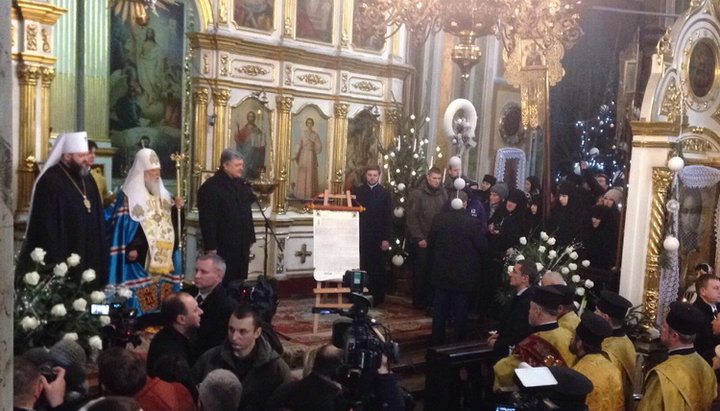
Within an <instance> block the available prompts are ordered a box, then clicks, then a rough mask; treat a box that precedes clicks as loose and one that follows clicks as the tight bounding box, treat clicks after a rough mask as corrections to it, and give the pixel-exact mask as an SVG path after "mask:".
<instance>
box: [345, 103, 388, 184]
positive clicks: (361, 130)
mask: <svg viewBox="0 0 720 411" xmlns="http://www.w3.org/2000/svg"><path fill="white" fill-rule="evenodd" d="M379 132H380V126H379V122H378V119H377V118H376V117H375V116H374V115H373V114H372V113H371V112H370V111H368V110H362V111H361V112H359V113H358V114H357V115H356V116H355V117H354V118H352V119H350V120H349V121H348V135H347V151H346V152H345V171H346V173H347V174H346V175H345V182H344V184H343V190H349V189H351V188H352V187H353V186H357V185H360V184H362V183H363V181H362V178H363V176H364V174H365V167H367V166H370V165H373V166H375V165H378V164H380V160H379V156H380V150H379V149H380V142H379V138H378V137H379Z"/></svg>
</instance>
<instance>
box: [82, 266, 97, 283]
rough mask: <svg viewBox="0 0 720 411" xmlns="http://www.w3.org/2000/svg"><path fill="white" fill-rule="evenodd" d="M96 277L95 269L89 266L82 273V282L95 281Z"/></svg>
mask: <svg viewBox="0 0 720 411" xmlns="http://www.w3.org/2000/svg"><path fill="white" fill-rule="evenodd" d="M94 279H95V270H93V269H92V268H88V269H87V270H85V271H83V273H82V282H83V283H89V282H90V281H93V280H94Z"/></svg>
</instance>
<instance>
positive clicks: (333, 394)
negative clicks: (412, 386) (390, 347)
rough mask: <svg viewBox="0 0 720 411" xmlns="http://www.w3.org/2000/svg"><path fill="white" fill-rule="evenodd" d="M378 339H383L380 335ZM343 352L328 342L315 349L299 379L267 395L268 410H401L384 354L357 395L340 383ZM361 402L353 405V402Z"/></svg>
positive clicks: (401, 401) (398, 392)
mask: <svg viewBox="0 0 720 411" xmlns="http://www.w3.org/2000/svg"><path fill="white" fill-rule="evenodd" d="M378 338H383V337H382V336H381V335H380V334H379V335H378ZM343 363H344V352H343V350H342V349H340V348H337V347H335V346H334V345H332V344H326V345H323V346H322V347H320V348H319V349H318V352H317V355H316V357H315V361H314V362H313V368H312V372H310V374H308V375H307V376H306V377H305V378H303V379H302V380H300V381H293V382H289V383H286V384H283V385H281V386H280V387H278V388H277V389H276V390H275V392H274V393H273V395H272V396H271V397H270V401H269V402H268V406H267V409H268V410H270V411H340V410H347V409H350V408H349V406H352V409H366V410H404V409H405V403H404V398H403V393H402V390H401V389H400V385H399V383H398V378H397V375H395V374H392V373H391V372H390V370H389V369H388V365H387V364H388V362H387V357H386V356H384V355H383V360H382V363H381V365H380V368H378V369H377V372H376V373H374V374H373V375H371V376H369V377H368V379H369V381H370V383H371V384H370V390H369V391H370V392H369V393H367V395H366V396H363V395H357V394H358V393H356V392H355V390H354V387H348V386H344V385H343V384H342V383H341V382H343V381H347V375H343V373H342V370H343V369H344V367H343V365H344V364H343ZM358 396H359V397H360V399H359V401H360V402H361V403H362V404H361V406H360V405H356V404H355V403H354V402H355V401H358V400H357V397H358Z"/></svg>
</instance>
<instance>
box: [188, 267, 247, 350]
mask: <svg viewBox="0 0 720 411" xmlns="http://www.w3.org/2000/svg"><path fill="white" fill-rule="evenodd" d="M225 269H226V265H225V260H223V258H222V257H220V256H219V255H217V254H205V255H202V256H200V257H198V259H197V260H196V261H195V278H194V280H193V282H194V285H193V286H192V287H190V288H189V289H188V290H187V291H188V293H189V294H190V295H192V296H193V297H195V299H196V300H197V302H198V304H199V305H200V308H202V311H203V313H202V316H201V317H200V318H201V321H200V327H199V328H198V330H197V334H198V336H200V338H198V339H197V340H196V341H195V343H194V347H193V351H194V353H195V356H196V357H199V356H200V355H202V354H203V353H204V352H205V351H207V350H209V349H211V348H212V347H215V346H216V345H218V344H221V343H222V342H223V341H224V340H225V337H227V323H228V319H230V314H232V312H233V310H235V307H237V302H236V301H235V300H234V299H232V298H231V297H230V296H229V295H228V292H227V289H226V288H225V286H224V285H223V284H222V281H223V278H224V277H225Z"/></svg>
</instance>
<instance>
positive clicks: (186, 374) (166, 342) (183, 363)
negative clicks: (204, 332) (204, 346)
mask: <svg viewBox="0 0 720 411" xmlns="http://www.w3.org/2000/svg"><path fill="white" fill-rule="evenodd" d="M202 313H203V311H202V309H201V308H200V307H198V303H197V301H196V300H195V299H194V298H193V297H192V296H191V295H190V294H188V293H185V292H182V291H180V292H175V293H172V294H170V295H168V296H167V297H166V298H165V299H164V300H163V302H162V305H161V306H160V314H161V317H162V319H163V322H164V323H165V326H164V327H163V329H162V330H160V331H158V333H157V334H155V336H154V337H153V339H152V341H150V348H149V349H148V356H147V374H148V375H149V376H150V377H151V378H155V377H157V378H160V379H161V380H164V381H167V382H179V383H181V384H183V385H184V386H185V387H186V388H187V389H188V390H189V391H190V392H191V393H192V394H193V396H197V389H196V388H195V382H194V381H192V379H191V374H190V370H191V367H192V365H193V363H194V362H195V358H197V357H196V356H195V355H194V353H193V351H192V347H191V339H192V338H193V337H194V335H195V331H196V330H197V329H198V327H199V326H200V321H201V315H202Z"/></svg>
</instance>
